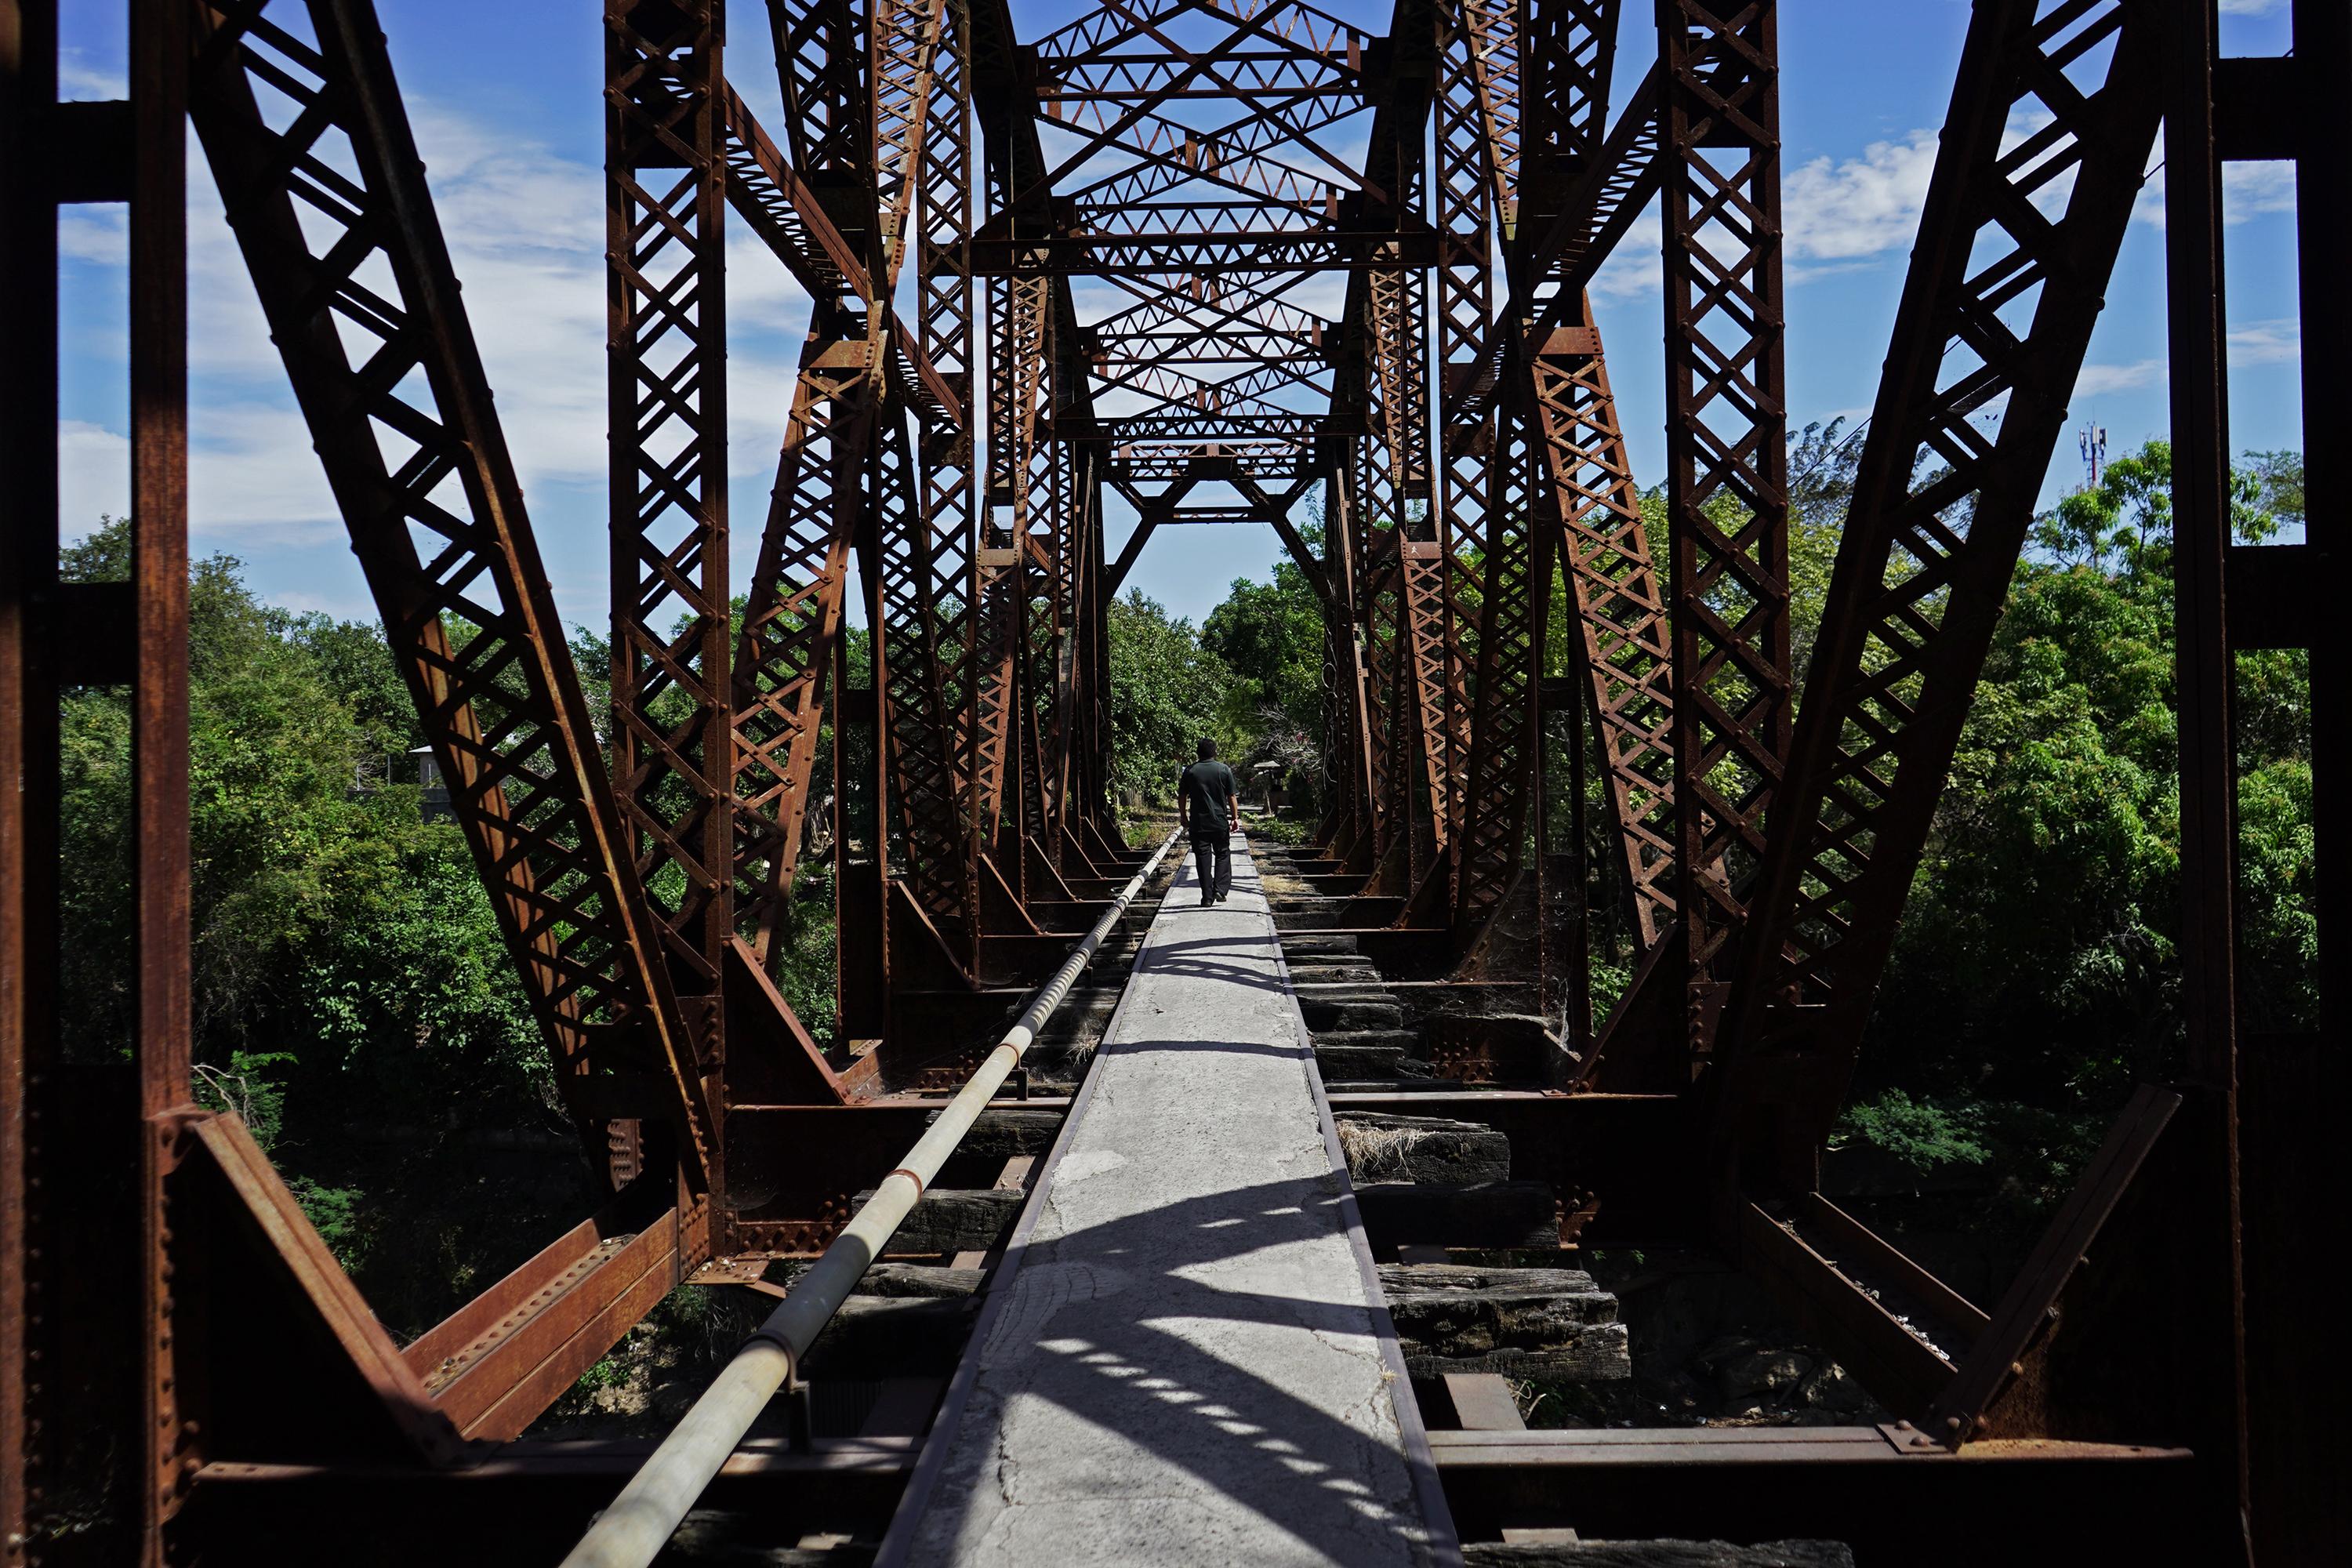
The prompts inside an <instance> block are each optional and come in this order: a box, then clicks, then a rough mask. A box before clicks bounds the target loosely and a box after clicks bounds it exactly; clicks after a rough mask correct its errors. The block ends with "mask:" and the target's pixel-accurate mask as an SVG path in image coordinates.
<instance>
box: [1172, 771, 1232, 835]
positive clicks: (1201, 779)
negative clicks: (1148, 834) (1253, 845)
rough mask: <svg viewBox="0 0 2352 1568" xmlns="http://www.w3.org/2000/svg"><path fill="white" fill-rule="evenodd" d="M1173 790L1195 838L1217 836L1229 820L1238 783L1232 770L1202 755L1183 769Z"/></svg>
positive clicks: (1221, 832)
mask: <svg viewBox="0 0 2352 1568" xmlns="http://www.w3.org/2000/svg"><path fill="white" fill-rule="evenodd" d="M1176 789H1177V793H1178V794H1179V795H1181V796H1182V797H1183V801H1184V810H1185V815H1186V816H1188V817H1189V818H1190V819H1191V821H1192V837H1195V838H1221V837H1223V836H1224V833H1225V826H1226V824H1227V822H1228V821H1229V820H1231V814H1232V805H1233V799H1234V796H1235V795H1239V794H1240V793H1241V785H1240V784H1238V783H1237V782H1236V781H1235V780H1234V770H1233V769H1231V768H1229V767H1227V766H1225V764H1224V763H1221V762H1219V761H1217V759H1216V758H1214V757H1206V758H1203V759H1202V760H1201V761H1200V762H1197V763H1193V764H1192V766H1191V767H1189V768H1186V769H1185V770H1184V775H1183V777H1181V778H1180V779H1179V780H1177V781H1176Z"/></svg>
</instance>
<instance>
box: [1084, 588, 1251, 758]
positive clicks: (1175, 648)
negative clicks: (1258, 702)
mask: <svg viewBox="0 0 2352 1568" xmlns="http://www.w3.org/2000/svg"><path fill="white" fill-rule="evenodd" d="M1108 631H1109V642H1110V728H1111V742H1110V752H1111V754H1110V782H1111V784H1112V786H1113V787H1114V788H1117V789H1122V790H1138V791H1141V792H1143V793H1145V794H1147V795H1151V796H1153V797H1154V798H1159V797H1162V796H1166V795H1171V794H1172V792H1173V791H1174V789H1175V785H1176V775H1177V773H1180V772H1181V771H1182V769H1183V767H1184V765H1185V764H1186V763H1189V762H1191V761H1192V756H1193V746H1194V744H1195V743H1196V742H1199V741H1200V740H1201V739H1202V737H1203V736H1206V737H1208V738H1209V739H1212V740H1214V741H1216V742H1218V743H1219V745H1220V747H1222V748H1226V749H1230V747H1231V745H1232V742H1233V739H1234V736H1233V732H1232V727H1231V725H1230V724H1229V723H1228V721H1227V720H1226V718H1225V707H1224V698H1225V692H1226V689H1227V688H1228V686H1230V685H1231V684H1232V680H1233V676H1232V672H1231V671H1229V670H1228V669H1227V668H1225V665H1224V661H1223V659H1221V658H1218V657H1217V656H1216V655H1215V654H1214V653H1212V652H1211V651H1209V650H1208V649H1207V648H1205V647H1202V646H1201V635H1200V633H1199V632H1197V631H1196V630H1194V629H1193V626H1192V622H1190V621H1188V620H1183V619H1181V618H1179V619H1173V620H1171V618H1170V617H1169V615H1168V611H1167V610H1166V608H1165V607H1163V606H1162V605H1160V604H1159V603H1157V602H1156V601H1154V600H1151V599H1148V598H1146V597H1144V595H1143V591H1142V590H1141V589H1139V588H1134V589H1129V591H1128V595H1127V597H1125V598H1123V599H1115V600H1113V601H1112V602H1111V605H1110V616H1109V621H1108Z"/></svg>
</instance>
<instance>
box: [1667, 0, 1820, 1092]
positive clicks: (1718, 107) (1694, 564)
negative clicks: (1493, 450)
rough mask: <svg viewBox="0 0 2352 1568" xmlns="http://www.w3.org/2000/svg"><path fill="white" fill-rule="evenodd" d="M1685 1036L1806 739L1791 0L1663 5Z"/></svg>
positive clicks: (1672, 969) (1710, 1002)
mask: <svg viewBox="0 0 2352 1568" xmlns="http://www.w3.org/2000/svg"><path fill="white" fill-rule="evenodd" d="M1658 16H1659V38H1658V42H1659V62H1660V75H1661V79H1662V81H1663V89H1664V103H1663V115H1664V121H1663V122H1664V138H1663V140H1664V153H1663V154H1662V163H1663V164H1664V168H1663V171H1662V174H1661V179H1660V201H1661V204H1662V209H1663V212H1664V234H1665V245H1664V262H1665V279H1666V286H1665V302H1666V310H1665V315H1666V465H1667V466H1666V513H1667V526H1668V529H1669V531H1670V538H1671V541H1672V548H1671V560H1670V565H1669V571H1668V574H1667V577H1668V583H1667V596H1668V603H1669V626H1670V627H1671V632H1672V636H1671V647H1672V648H1673V652H1674V689H1675V702H1674V712H1673V725H1674V763H1675V766H1674V777H1675V815H1674V819H1673V820H1674V829H1675V861H1674V871H1673V879H1672V885H1673V887H1674V893H1675V910H1676V913H1677V915H1678V917H1679V919H1678V921H1677V928H1676V933H1675V942H1676V946H1677V952H1676V954H1675V957H1676V962H1675V963H1672V964H1665V965H1660V966H1659V967H1658V968H1657V969H1656V970H1655V971H1654V973H1656V974H1657V975H1659V977H1660V984H1671V985H1674V986H1675V987H1678V988H1679V989H1680V990H1681V993H1682V996H1681V1001H1680V1005H1679V1006H1675V1007H1673V1008H1672V1009H1671V1012H1672V1014H1674V1015H1679V1016H1681V1018H1682V1019H1683V1020H1684V1024H1685V1026H1684V1028H1683V1029H1682V1030H1679V1031H1677V1032H1676V1033H1677V1036H1678V1039H1677V1041H1676V1042H1675V1045H1674V1046H1670V1047H1667V1048H1669V1049H1671V1048H1677V1047H1679V1046H1680V1045H1681V1042H1682V1041H1684V1040H1686V1041H1687V1042H1688V1047H1689V1048H1694V1049H1698V1050H1704V1049H1705V1045H1706V1033H1707V1031H1706V1020H1707V1018H1708V1016H1709V1015H1710V1014H1711V1012H1712V1010H1713V1008H1714V1007H1715V1006H1716V1005H1718V1004H1719V997H1720V993H1721V986H1722V984H1723V982H1724V981H1725V980H1726V979H1727V977H1728V974H1729V971H1730V965H1731V959H1732V951H1731V942H1732V939H1733V937H1734V935H1735V934H1736V932H1737V931H1738V929H1739V925H1740V921H1741V918H1742V914H1743V911H1744V905H1743V894H1742V893H1741V892H1740V891H1739V890H1738V889H1740V888H1741V887H1742V886H1743V885H1744V884H1745V882H1746V880H1747V878H1748V875H1749V873H1750V872H1751V870H1752V869H1753V867H1754V864H1755V861H1756V858H1757V857H1758V856H1759V854H1760V853H1761V851H1762V849H1763V845H1764V811H1765V807H1766V805H1768V804H1769V802H1770V800H1771V799H1772V795H1773V789H1774V786H1775V785H1776V784H1778V783H1779V781H1780V773H1781V771H1782V768H1783V766H1784V763H1785V759H1786V757H1787V754H1788V749H1789V734H1790V716H1791V703H1790V698H1791V696H1792V692H1791V689H1790V673H1789V646H1790V645H1789V631H1790V628H1789V582H1788V557H1789V486H1788V473H1787V469H1788V450H1787V443H1786V440H1785V431H1786V428H1787V424H1788V414H1787V407H1786V391H1785V388H1784V385H1783V377H1782V368H1781V355H1782V335H1783V327H1784V322H1783V318H1782V313H1781V303H1780V248H1781V235H1780V62H1779V56H1778V45H1777V10H1776V6H1775V5H1774V4H1773V0H1759V3H1757V4H1752V5H1738V6H1728V5H1722V4H1718V3H1717V0H1668V3H1666V4H1664V5H1661V7H1660V9H1659V14H1658Z"/></svg>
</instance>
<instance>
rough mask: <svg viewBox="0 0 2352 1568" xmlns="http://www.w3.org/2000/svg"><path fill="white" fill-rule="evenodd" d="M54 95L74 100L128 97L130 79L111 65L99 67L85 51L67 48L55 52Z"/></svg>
mask: <svg viewBox="0 0 2352 1568" xmlns="http://www.w3.org/2000/svg"><path fill="white" fill-rule="evenodd" d="M130 96H131V80H130V79H129V78H128V77H126V76H124V75H123V74H122V72H121V70H120V69H118V68H115V67H114V66H113V65H111V64H108V65H100V64H99V63H98V61H96V60H95V59H93V58H90V54H89V50H87V49H77V48H73V47H64V48H60V49H59V50H58V97H59V98H64V99H72V100H84V99H118V98H129V97H130Z"/></svg>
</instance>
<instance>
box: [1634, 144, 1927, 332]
mask: <svg viewBox="0 0 2352 1568" xmlns="http://www.w3.org/2000/svg"><path fill="white" fill-rule="evenodd" d="M1936 146H1937V132H1934V131H1932V130H1921V131H1914V132H1911V133H1910V134H1909V135H1907V136H1905V137H1902V138H1900V139H1898V140H1895V141H1887V142H1872V143H1871V144H1870V145H1869V146H1867V147H1865V148H1864V149H1863V151H1862V152H1861V153H1860V154H1859V155H1858V156H1855V157H1852V158H1837V159H1833V158H1830V157H1827V156H1823V157H1820V158H1815V159H1813V160H1812V161H1811V162H1810V163H1804V164H1801V165H1800V166H1799V167H1797V168H1796V169H1794V170H1792V171H1790V174H1788V175H1787V176H1786V181H1785V184H1783V186H1782V189H1781V222H1782V230H1783V233H1784V234H1785V236H1786V238H1785V241H1784V245H1785V252H1784V254H1785V256H1786V258H1787V260H1788V261H1789V262H1790V263H1792V264H1793V265H1791V266H1790V269H1789V276H1790V280H1791V281H1796V282H1802V281H1805V280H1806V279H1812V278H1819V277H1825V276H1829V275H1831V274H1834V273H1840V272H1853V271H1858V270H1861V269H1863V268H1866V267H1868V266H1871V265H1872V264H1874V262H1875V261H1876V259H1877V258H1880V257H1883V256H1885V255H1887V254H1889V253H1895V254H1902V253H1904V252H1906V251H1907V250H1908V249H1909V247H1910V245H1911V241H1912V238H1913V237H1914V236H1915V235H1916V234H1917V232H1918V229H1919V209H1920V206H1921V205H1922V204H1923V203H1924V202H1925V201H1926V200H1927V180H1928V176H1929V175H1930V174H1932V173H1934V170H1935V166H1936ZM1663 240H1664V226H1663V224H1662V221H1661V219H1660V217H1659V215H1658V209H1657V206H1656V204H1654V203H1653V204H1652V205H1651V206H1650V207H1649V208H1648V209H1646V210H1645V211H1644V212H1643V214H1642V216H1640V217H1638V218H1636V219H1634V220H1633V224H1632V226H1630V227H1629V228H1628V229H1627V230H1626V233H1625V237H1624V238H1623V239H1622V241H1621V242H1620V243H1619V244H1618V246H1617V248H1616V250H1615V251H1614V252H1613V253H1612V256H1611V257H1610V259H1609V260H1608V262H1607V263H1606V264H1604V265H1603V266H1602V267H1601V270H1600V272H1599V273H1598V274H1597V275H1596V276H1595V277H1594V279H1593V280H1592V291H1593V292H1594V293H1595V294H1597V295H1600V296H1601V297H1602V298H1604V299H1619V300H1624V299H1636V298H1640V297H1642V296H1644V295H1652V294H1655V293H1656V292H1657V291H1658V289H1659V288H1660V287H1661V285H1662V284H1663V281H1664V278H1663V274H1662V270H1661V268H1660V264H1659V258H1658V247H1659V246H1660V244H1661V243H1662V242H1663ZM1701 243H1702V244H1705V243H1707V241H1706V237H1705V236H1702V237H1701ZM1721 243H1722V244H1723V245H1724V246H1725V247H1728V246H1729V245H1730V243H1731V242H1730V240H1729V237H1723V239H1722V241H1721ZM1808 262H1811V263H1813V264H1814V265H1811V266H1807V265H1804V264H1805V263H1808Z"/></svg>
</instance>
